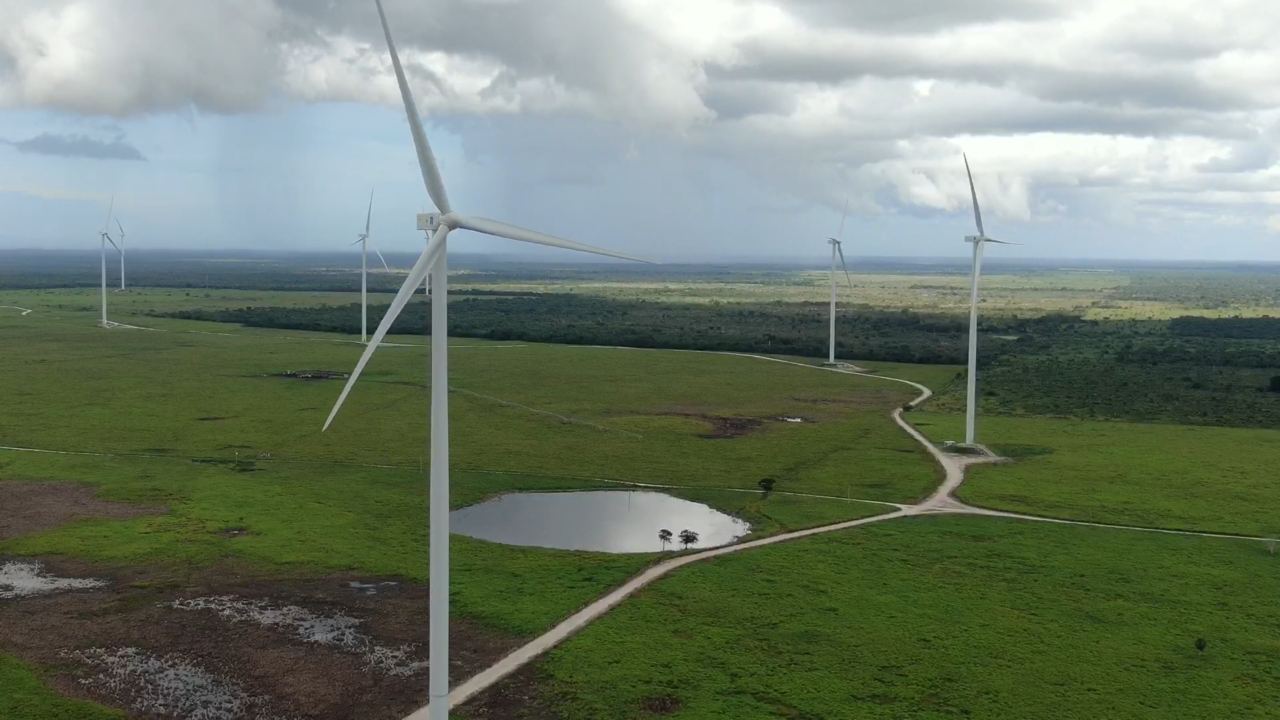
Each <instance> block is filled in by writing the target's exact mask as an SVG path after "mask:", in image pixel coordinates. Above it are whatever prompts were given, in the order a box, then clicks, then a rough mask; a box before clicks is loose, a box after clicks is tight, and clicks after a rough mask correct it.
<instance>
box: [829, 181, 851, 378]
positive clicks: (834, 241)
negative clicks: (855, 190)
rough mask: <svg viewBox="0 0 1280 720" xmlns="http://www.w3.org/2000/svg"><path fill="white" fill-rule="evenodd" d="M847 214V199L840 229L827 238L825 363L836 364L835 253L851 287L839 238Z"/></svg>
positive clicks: (842, 235) (841, 215)
mask: <svg viewBox="0 0 1280 720" xmlns="http://www.w3.org/2000/svg"><path fill="white" fill-rule="evenodd" d="M848 214H849V201H848V200H845V202H844V212H842V213H841V214H840V230H839V231H838V232H837V233H836V236H835V237H829V238H827V242H829V243H831V323H830V324H831V334H830V340H829V342H828V343H827V364H828V365H835V364H836V255H837V254H839V256H840V267H841V268H844V279H845V281H846V282H848V283H849V289H850V290H852V289H853V278H851V277H849V266H848V265H845V264H844V247H843V245H844V243H843V242H842V241H841V240H840V238H842V237H844V221H845V217H847V216H848Z"/></svg>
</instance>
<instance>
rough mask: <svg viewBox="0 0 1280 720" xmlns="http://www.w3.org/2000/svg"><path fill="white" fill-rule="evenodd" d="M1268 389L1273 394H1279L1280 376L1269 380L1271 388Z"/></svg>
mask: <svg viewBox="0 0 1280 720" xmlns="http://www.w3.org/2000/svg"><path fill="white" fill-rule="evenodd" d="M1269 389H1270V390H1271V392H1273V393H1280V375H1275V376H1273V377H1272V378H1271V387H1270V388H1269Z"/></svg>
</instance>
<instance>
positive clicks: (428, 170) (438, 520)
mask: <svg viewBox="0 0 1280 720" xmlns="http://www.w3.org/2000/svg"><path fill="white" fill-rule="evenodd" d="M374 4H375V5H376V6H377V9H378V18H379V20H380V21H381V23H382V32H383V35H384V36H385V37H386V41H387V50H388V51H389V52H390V54H391V66H392V68H393V69H394V70H395V74H396V83H397V84H398V85H399V87H400V97H401V99H402V100H403V101H404V110H405V115H406V116H407V117H408V120H409V132H410V134H411V135H412V137H413V145H414V149H415V151H416V152H417V156H418V166H419V168H420V169H421V171H422V181H423V184H424V185H426V189H427V194H428V195H429V196H430V197H431V200H432V202H434V203H435V206H436V208H437V210H439V212H438V213H431V214H427V215H420V216H419V217H418V225H419V228H420V229H423V230H426V231H429V232H430V233H431V240H430V241H429V242H428V243H427V247H426V249H425V250H423V252H422V255H420V256H419V257H418V260H417V262H415V263H414V265H413V268H412V269H411V270H410V271H409V276H408V277H407V278H405V281H404V284H403V285H401V286H400V291H399V292H397V293H396V297H395V299H394V300H393V301H392V302H391V307H390V308H388V309H387V313H386V315H384V316H383V318H382V322H380V323H379V324H378V329H377V330H376V331H375V332H374V334H373V338H372V339H371V340H370V342H369V343H368V345H367V346H366V347H365V350H364V353H363V354H362V355H361V356H360V360H359V362H357V363H356V367H355V369H354V370H353V371H352V372H351V377H350V378H349V379H348V380H347V384H346V386H345V387H343V389H342V393H341V394H340V395H339V396H338V401H337V402H336V403H335V404H334V406H333V410H332V411H331V412H330V413H329V417H328V419H327V420H325V424H324V427H325V429H328V427H329V425H330V424H331V423H332V422H333V419H334V417H335V416H336V415H337V413H338V410H339V409H340V408H341V407H342V403H343V402H344V401H346V399H347V395H348V393H350V392H351V388H352V387H354V386H355V383H356V381H357V380H358V379H359V377H360V373H361V372H362V371H363V370H364V367H365V365H366V364H368V362H369V358H370V357H372V356H373V353H374V352H376V351H377V349H378V345H379V343H381V342H382V339H383V338H384V337H386V335H387V332H388V331H390V330H391V326H392V324H393V323H394V322H395V320H396V318H397V317H398V316H399V315H400V312H401V310H403V309H404V307H405V305H406V304H407V303H408V302H409V299H410V298H411V297H412V296H413V293H414V291H415V290H417V289H418V288H419V287H421V286H422V284H423V282H424V281H426V279H427V275H428V273H430V275H431V384H430V388H431V471H430V473H431V493H430V506H431V516H430V536H429V542H430V558H431V559H430V571H429V579H428V582H429V587H430V608H429V625H430V628H429V633H430V638H429V644H430V648H429V651H428V664H429V666H430V687H429V694H430V705H429V708H430V709H429V711H428V712H429V713H430V718H431V720H447V718H448V716H449V355H448V352H449V348H448V326H449V318H448V311H447V305H448V296H449V286H448V282H449V274H448V273H449V268H448V253H447V251H446V241H447V239H448V236H449V233H450V232H452V231H454V230H471V231H474V232H478V233H483V234H485V235H493V236H497V237H504V238H508V239H511V240H518V241H520V242H528V243H534V244H538V245H548V246H550V247H558V248H565V249H567V250H577V251H580V252H588V253H595V254H597V255H606V256H609V257H616V258H622V259H626V260H639V258H633V257H630V256H628V255H623V254H621V253H616V252H613V251H610V250H604V249H601V248H596V247H592V246H590V245H583V244H581V243H576V242H573V241H570V240H563V239H561V238H557V237H553V236H551V235H545V234H543V233H540V232H535V231H533V230H526V229H524V228H520V227H516V226H514V225H508V224H506V223H502V222H497V221H495V220H486V219H484V218H477V217H470V216H465V215H459V214H457V213H455V212H454V211H453V207H452V206H451V205H450V204H449V197H448V195H447V194H446V193H445V187H444V180H443V178H441V176H440V169H439V168H438V167H437V165H436V160H435V156H434V155H433V154H432V152H431V145H430V144H429V143H428V142H427V136H426V133H425V132H424V131H423V129H422V121H421V120H420V119H419V117H418V111H417V108H416V106H415V105H414V101H413V94H412V93H411V92H410V91H409V82H408V80H407V79H406V78H405V74H404V68H403V67H401V65H400V57H399V56H398V55H397V54H396V46H395V43H394V42H393V41H392V39H391V28H390V26H389V25H388V23H387V16H386V13H385V12H384V11H383V9H382V2H381V0H374ZM642 262H643V261H642Z"/></svg>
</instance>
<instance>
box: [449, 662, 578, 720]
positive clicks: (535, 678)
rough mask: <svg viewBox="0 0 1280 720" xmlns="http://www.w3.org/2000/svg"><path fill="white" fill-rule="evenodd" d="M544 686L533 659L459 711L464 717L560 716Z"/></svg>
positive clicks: (549, 719)
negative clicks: (461, 711)
mask: <svg viewBox="0 0 1280 720" xmlns="http://www.w3.org/2000/svg"><path fill="white" fill-rule="evenodd" d="M546 687H547V682H546V679H545V678H544V677H543V675H542V672H541V671H540V670H539V669H538V662H537V661H534V662H532V663H530V664H528V665H525V666H524V667H522V668H520V669H519V670H517V671H515V672H514V673H512V674H510V675H508V676H507V677H505V678H503V679H502V680H500V681H499V682H498V683H496V684H495V685H493V686H492V687H490V688H489V689H488V690H485V691H484V692H482V693H480V694H479V695H477V696H475V697H474V698H472V699H471V700H470V701H468V702H467V703H466V704H465V705H463V706H462V708H463V713H462V714H463V715H465V717H466V718H467V720H562V718H563V717H564V716H563V715H561V714H560V713H559V712H558V711H557V710H556V709H555V706H554V705H553V703H552V701H551V699H550V697H549V693H547V692H545V689H546Z"/></svg>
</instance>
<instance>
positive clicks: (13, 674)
mask: <svg viewBox="0 0 1280 720" xmlns="http://www.w3.org/2000/svg"><path fill="white" fill-rule="evenodd" d="M124 717H125V715H124V713H122V712H120V711H118V710H111V709H109V708H105V707H102V706H100V705H95V704H93V703H88V702H84V701H82V700H72V699H69V698H64V697H62V696H61V695H58V694H57V693H56V692H54V691H53V690H52V689H50V688H49V687H47V686H46V685H45V684H44V681H43V679H42V678H41V677H40V675H39V674H38V673H37V672H35V671H34V670H32V669H31V668H29V667H27V666H26V665H23V664H22V663H20V662H18V661H17V660H15V659H13V658H11V657H8V656H6V655H0V718H6V719H7V718H12V719H13V720H19V719H21V720H123V718H124Z"/></svg>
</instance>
